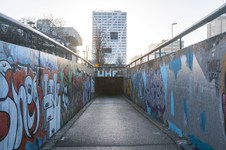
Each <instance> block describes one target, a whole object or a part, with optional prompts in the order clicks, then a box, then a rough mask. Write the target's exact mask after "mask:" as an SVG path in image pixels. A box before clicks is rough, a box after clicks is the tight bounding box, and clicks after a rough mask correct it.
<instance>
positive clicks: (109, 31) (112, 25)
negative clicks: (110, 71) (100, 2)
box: [92, 10, 127, 64]
mask: <svg viewBox="0 0 226 150" xmlns="http://www.w3.org/2000/svg"><path fill="white" fill-rule="evenodd" d="M92 21H93V23H92V29H93V39H94V38H95V34H94V32H95V30H96V29H98V30H101V32H102V33H103V34H104V35H105V36H106V38H105V45H104V48H105V49H106V53H105V64H117V63H118V61H119V59H120V60H121V61H122V64H126V60H127V13H126V12H121V11H116V10H113V11H107V10H106V11H105V10H104V11H101V10H95V11H93V20H92ZM92 49H93V52H94V53H95V51H96V48H95V44H94V41H93V44H92ZM93 60H94V61H95V55H93Z"/></svg>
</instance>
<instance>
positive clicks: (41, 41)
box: [0, 13, 94, 68]
mask: <svg viewBox="0 0 226 150" xmlns="http://www.w3.org/2000/svg"><path fill="white" fill-rule="evenodd" d="M0 40H2V41H5V42H9V43H12V44H16V45H21V46H26V47H29V48H33V49H36V50H39V51H43V52H46V53H50V54H53V55H56V56H59V57H63V58H65V59H69V60H71V61H74V62H81V63H83V64H84V65H86V66H88V67H90V68H93V67H94V66H93V65H92V64H91V63H90V62H89V61H87V60H86V59H84V58H82V57H81V56H79V55H77V54H76V53H75V52H73V51H72V50H70V49H69V48H67V47H65V46H64V45H62V44H60V43H58V42H57V41H55V40H53V39H52V38H50V37H48V36H47V35H45V34H43V33H42V32H40V31H38V30H36V29H34V28H32V27H29V26H27V25H25V24H23V23H21V22H19V21H17V20H15V19H13V18H11V17H9V16H6V15H5V14H2V13H0Z"/></svg>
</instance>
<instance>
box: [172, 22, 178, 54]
mask: <svg viewBox="0 0 226 150" xmlns="http://www.w3.org/2000/svg"><path fill="white" fill-rule="evenodd" d="M173 25H177V23H172V38H173ZM172 52H173V42H172Z"/></svg>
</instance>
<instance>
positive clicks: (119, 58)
mask: <svg viewBox="0 0 226 150" xmlns="http://www.w3.org/2000/svg"><path fill="white" fill-rule="evenodd" d="M117 62H118V65H119V66H121V65H122V63H123V58H122V57H120V56H119V57H118V58H117Z"/></svg>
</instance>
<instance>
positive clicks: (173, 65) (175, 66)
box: [169, 57, 181, 79]
mask: <svg viewBox="0 0 226 150" xmlns="http://www.w3.org/2000/svg"><path fill="white" fill-rule="evenodd" d="M169 67H170V69H171V70H173V71H174V74H175V79H177V73H178V71H179V70H181V59H180V57H178V58H176V59H174V60H173V61H171V62H170V63H169Z"/></svg>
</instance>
